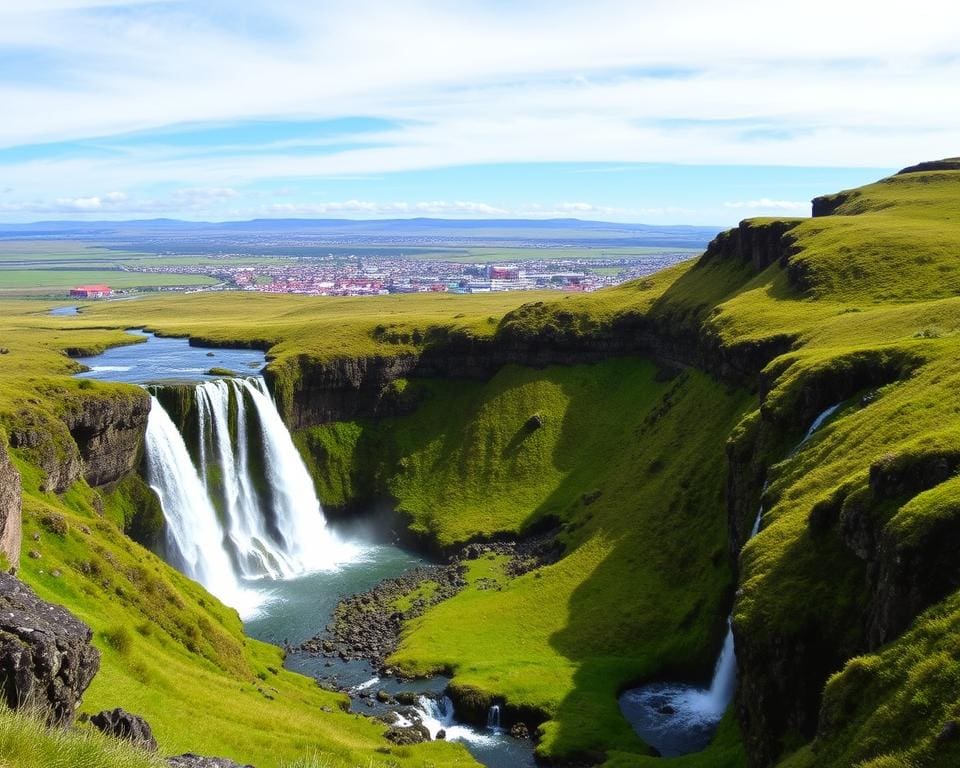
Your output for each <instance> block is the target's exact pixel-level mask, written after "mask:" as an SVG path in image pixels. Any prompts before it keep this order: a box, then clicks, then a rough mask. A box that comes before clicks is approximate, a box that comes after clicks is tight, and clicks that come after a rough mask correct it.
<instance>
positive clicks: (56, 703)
mask: <svg viewBox="0 0 960 768" xmlns="http://www.w3.org/2000/svg"><path fill="white" fill-rule="evenodd" d="M92 639H93V632H92V631H91V630H90V628H89V627H88V626H87V625H86V624H84V623H83V622H82V621H80V620H78V619H77V618H75V617H74V616H73V615H72V614H71V613H70V612H69V611H67V610H66V609H65V608H62V607H61V606H58V605H51V604H50V603H45V602H44V601H43V600H41V599H40V598H38V597H37V596H36V595H35V594H34V593H33V591H32V590H31V589H30V588H29V587H28V586H27V585H26V584H24V583H23V582H21V581H20V580H19V579H17V578H16V577H14V576H11V575H9V574H6V573H0V694H2V697H3V701H5V702H6V704H7V706H9V707H11V708H13V709H17V708H19V707H30V708H35V709H37V710H39V711H42V712H45V713H46V714H47V720H48V722H49V723H50V724H51V725H70V724H71V723H72V722H73V719H74V716H75V713H76V707H77V704H78V703H79V702H80V697H81V696H83V692H84V691H85V690H86V689H87V686H88V685H90V681H91V680H93V677H94V675H96V673H97V670H98V669H100V652H99V651H98V650H97V649H96V648H94V647H93V646H92V645H91V644H90V641H91V640H92Z"/></svg>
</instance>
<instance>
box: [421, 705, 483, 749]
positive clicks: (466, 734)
mask: <svg viewBox="0 0 960 768" xmlns="http://www.w3.org/2000/svg"><path fill="white" fill-rule="evenodd" d="M491 709H492V708H491ZM416 712H417V716H418V717H419V718H420V722H421V724H422V725H423V726H424V727H425V728H426V729H427V730H428V731H430V738H431V739H436V738H437V734H438V733H440V731H443V732H444V738H445V739H446V740H447V741H463V742H467V743H469V744H473V745H484V744H495V743H496V739H497V738H498V737H496V736H492V735H490V734H489V733H486V732H484V731H478V730H477V729H475V728H472V727H470V726H469V725H462V724H460V723H458V722H457V721H456V717H455V714H456V713H455V712H454V709H453V701H452V700H451V699H450V697H449V696H444V697H443V698H442V699H436V698H433V697H431V696H421V697H420V698H419V699H417V705H416ZM499 718H500V715H499V710H498V711H497V722H499ZM487 722H488V723H489V715H488V720H487Z"/></svg>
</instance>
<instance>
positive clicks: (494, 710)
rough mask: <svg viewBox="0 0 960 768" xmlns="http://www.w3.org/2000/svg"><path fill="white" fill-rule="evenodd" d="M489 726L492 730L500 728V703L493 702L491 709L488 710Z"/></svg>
mask: <svg viewBox="0 0 960 768" xmlns="http://www.w3.org/2000/svg"><path fill="white" fill-rule="evenodd" d="M487 728H489V729H490V730H491V731H499V730H500V705H499V704H493V705H492V706H491V707H490V709H489V710H487Z"/></svg>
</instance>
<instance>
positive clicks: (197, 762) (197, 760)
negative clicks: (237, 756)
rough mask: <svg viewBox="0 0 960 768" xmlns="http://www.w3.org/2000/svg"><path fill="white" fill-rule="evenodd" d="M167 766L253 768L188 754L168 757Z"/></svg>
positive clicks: (175, 767) (224, 760) (182, 767)
mask: <svg viewBox="0 0 960 768" xmlns="http://www.w3.org/2000/svg"><path fill="white" fill-rule="evenodd" d="M167 765H169V766H170V768H253V766H252V765H240V763H235V762H233V760H228V759H227V758H225V757H201V756H200V755H194V754H192V753H190V752H188V753H187V754H185V755H177V756H176V757H168V758H167Z"/></svg>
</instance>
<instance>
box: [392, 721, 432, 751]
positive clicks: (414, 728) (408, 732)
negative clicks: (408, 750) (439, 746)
mask: <svg viewBox="0 0 960 768" xmlns="http://www.w3.org/2000/svg"><path fill="white" fill-rule="evenodd" d="M383 738H385V739H386V740H387V741H392V742H393V743H394V744H399V745H400V746H406V745H409V744H422V743H423V742H425V741H430V731H428V730H427V727H426V726H425V725H421V724H420V723H414V724H413V725H409V726H403V727H401V726H397V725H395V726H392V727H390V728H388V729H387V732H386V733H385V734H383Z"/></svg>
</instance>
